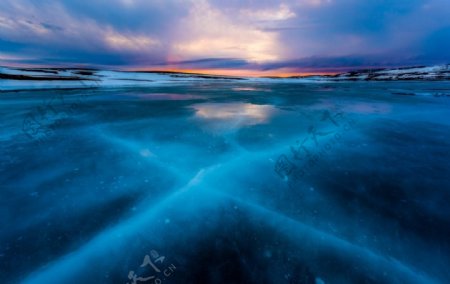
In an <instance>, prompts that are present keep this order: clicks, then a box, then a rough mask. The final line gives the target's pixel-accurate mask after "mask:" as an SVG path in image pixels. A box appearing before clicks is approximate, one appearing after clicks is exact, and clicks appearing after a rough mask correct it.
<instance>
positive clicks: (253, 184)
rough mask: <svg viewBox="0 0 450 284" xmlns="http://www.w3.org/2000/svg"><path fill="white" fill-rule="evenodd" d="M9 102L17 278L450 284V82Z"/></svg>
mask: <svg viewBox="0 0 450 284" xmlns="http://www.w3.org/2000/svg"><path fill="white" fill-rule="evenodd" d="M0 96H1V97H0V112H1V117H2V122H1V123H2V128H1V130H0V139H1V148H0V151H1V153H0V196H1V197H0V226H1V228H2V229H1V231H0V279H2V283H132V282H133V279H132V276H133V275H135V276H136V277H138V278H139V277H140V278H139V279H141V281H139V279H138V278H136V283H450V274H449V270H448V265H449V263H450V246H449V245H450V208H449V206H448V204H449V201H450V167H449V165H450V141H449V138H450V119H449V118H450V83H448V82H348V83H320V84H300V83H299V84H294V83H289V84H284V83H264V82H262V83H248V82H215V81H204V82H192V83H186V84H185V85H176V86H163V87H161V86H160V87H153V88H152V87H146V88H123V89H120V88H104V89H101V88H100V89H90V90H45V91H43V90H42V91H39V90H36V91H18V92H2V93H0ZM146 256H149V258H148V259H150V260H151V261H153V262H152V263H153V264H154V265H155V267H156V268H157V269H155V268H153V267H152V266H151V265H146V263H145V262H144V260H145V257H146ZM158 256H159V258H158ZM161 257H163V258H161ZM158 260H159V261H158ZM147 264H148V263H147ZM130 271H133V273H134V274H131V276H130V278H131V279H130V278H128V276H129V275H130ZM158 271H159V272H158ZM143 279H147V280H146V281H145V282H144V281H143Z"/></svg>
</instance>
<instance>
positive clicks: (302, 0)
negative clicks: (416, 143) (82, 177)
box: [0, 0, 450, 70]
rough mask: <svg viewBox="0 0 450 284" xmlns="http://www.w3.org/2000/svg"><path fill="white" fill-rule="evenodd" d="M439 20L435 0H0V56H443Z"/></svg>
mask: <svg viewBox="0 0 450 284" xmlns="http://www.w3.org/2000/svg"><path fill="white" fill-rule="evenodd" d="M448 27H450V2H449V1H444V0H408V1H406V0H399V1H388V0H379V1H360V0H341V1H335V0H290V1H288V0H286V1H282V2H281V3H280V1H276V0H260V1H257V2H255V1H252V0H239V1H238V0H230V1H220V0H187V1H181V0H164V1H163V0H155V1H145V0H97V1H91V2H90V3H89V5H86V4H85V3H83V2H81V1H75V0H61V1H56V0H42V1H39V2H36V1H32V0H2V1H1V2H0V50H1V51H2V54H3V56H2V57H0V64H2V63H3V64H12V63H14V60H13V59H12V58H17V59H18V61H17V62H18V63H19V62H20V63H27V62H28V63H30V64H32V63H33V64H39V63H40V64H50V65H51V64H56V63H58V62H59V63H67V62H68V63H80V64H90V65H99V66H103V65H111V66H115V67H119V68H120V67H124V68H128V69H130V68H133V67H136V68H137V67H139V68H143V67H148V68H151V67H152V66H155V65H171V64H172V65H173V63H174V62H176V63H177V64H178V65H180V66H186V67H190V68H194V69H195V68H219V69H224V68H225V69H227V68H246V69H255V70H259V69H270V70H272V68H273V70H276V68H286V67H292V68H301V67H307V68H312V69H313V68H325V67H324V66H327V65H328V67H331V68H335V67H336V65H338V64H343V65H342V66H351V67H358V66H359V65H361V66H363V65H367V64H372V65H386V64H388V65H407V64H410V63H417V64H422V63H423V64H435V63H448V62H450V54H449V53H448V52H446V50H447V48H446V47H448V46H449V40H448V38H449V37H448V35H449V32H448ZM6 55H7V56H6ZM19 59H22V60H19ZM203 59H206V61H202V60H203ZM211 59H214V60H211ZM182 62H185V63H182ZM186 62H189V63H186ZM318 65H320V66H318Z"/></svg>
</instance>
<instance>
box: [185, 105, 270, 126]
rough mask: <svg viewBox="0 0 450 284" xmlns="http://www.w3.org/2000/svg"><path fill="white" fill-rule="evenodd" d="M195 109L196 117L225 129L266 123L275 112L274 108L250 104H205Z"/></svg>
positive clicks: (195, 106)
mask: <svg viewBox="0 0 450 284" xmlns="http://www.w3.org/2000/svg"><path fill="white" fill-rule="evenodd" d="M193 108H194V109H195V111H196V112H195V115H196V117H198V118H200V119H203V120H205V121H208V122H212V123H213V124H214V125H216V126H218V125H221V126H222V127H224V128H239V127H243V126H250V125H256V124H262V123H266V122H267V121H268V120H269V119H270V117H271V116H272V115H273V113H274V112H275V108H274V107H273V106H270V105H255V104H249V103H204V104H198V105H194V106H193Z"/></svg>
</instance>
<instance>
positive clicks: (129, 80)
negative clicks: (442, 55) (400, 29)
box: [0, 64, 450, 91]
mask: <svg viewBox="0 0 450 284" xmlns="http://www.w3.org/2000/svg"><path fill="white" fill-rule="evenodd" d="M204 80H222V81H236V80H239V81H242V82H285V83H288V82H292V83H297V82H304V83H308V82H309V83H320V82H345V81H405V80H415V81H445V80H450V65H448V64H447V65H439V66H431V67H424V66H421V67H408V68H396V69H376V70H375V69H372V70H360V71H352V72H347V73H342V74H338V75H331V76H307V77H300V76H298V77H289V78H278V77H265V78H246V77H229V76H216V75H204V74H191V73H176V72H152V71H150V72H126V71H106V70H95V69H78V68H10V67H0V91H11V90H29V89H54V88H65V89H67V88H95V87H145V86H155V85H164V84H177V83H186V82H195V81H204Z"/></svg>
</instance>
